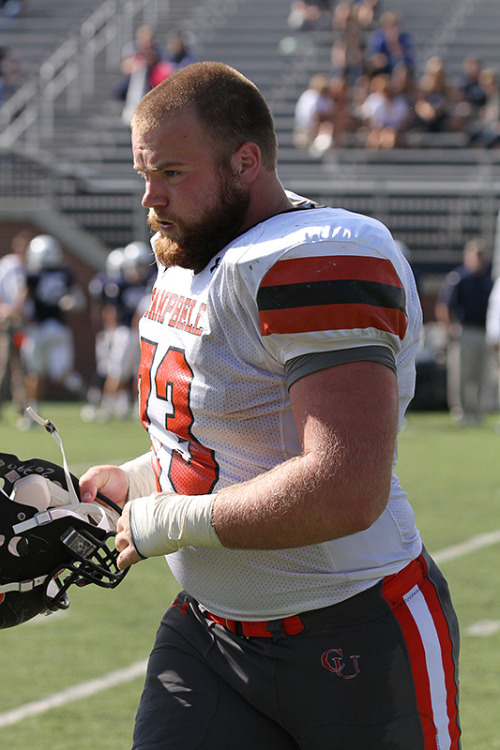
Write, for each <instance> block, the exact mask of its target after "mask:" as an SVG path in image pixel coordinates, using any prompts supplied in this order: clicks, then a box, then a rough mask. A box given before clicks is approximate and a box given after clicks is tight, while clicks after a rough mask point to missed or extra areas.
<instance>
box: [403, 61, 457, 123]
mask: <svg viewBox="0 0 500 750" xmlns="http://www.w3.org/2000/svg"><path fill="white" fill-rule="evenodd" d="M454 107H455V93H454V88H453V86H452V84H451V83H450V80H449V78H448V75H447V73H446V70H445V67H444V63H443V61H442V59H441V58H440V57H437V56H434V57H431V58H429V60H428V61H427V63H426V65H425V70H424V73H423V75H422V77H421V78H420V80H419V82H418V94H417V99H416V101H415V119H414V126H415V128H416V129H418V130H419V131H421V132H426V133H442V132H444V131H452V130H458V129H459V125H458V124H457V122H456V118H455V110H454Z"/></svg>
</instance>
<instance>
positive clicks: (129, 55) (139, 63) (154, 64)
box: [118, 26, 174, 125]
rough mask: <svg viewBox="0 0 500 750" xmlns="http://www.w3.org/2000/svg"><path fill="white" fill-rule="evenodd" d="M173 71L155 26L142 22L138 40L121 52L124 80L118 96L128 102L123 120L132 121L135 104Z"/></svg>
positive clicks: (138, 31) (137, 35) (124, 109)
mask: <svg viewBox="0 0 500 750" xmlns="http://www.w3.org/2000/svg"><path fill="white" fill-rule="evenodd" d="M173 71H174V66H173V65H172V64H171V63H170V62H168V60H166V59H165V54H164V51H163V49H162V48H161V47H160V46H159V45H158V43H157V41H156V38H155V34H154V31H153V29H151V28H150V27H149V26H140V27H139V28H138V29H137V32H136V36H135V43H134V44H132V45H127V46H126V47H125V49H124V50H123V52H122V61H121V72H122V74H123V78H122V81H121V83H120V85H119V91H118V94H119V97H120V98H122V99H123V100H124V102H125V104H124V107H123V112H122V120H123V122H124V123H126V124H127V125H128V124H129V123H130V118H131V116H132V112H133V111H134V109H135V106H136V104H137V103H138V101H139V100H140V99H141V97H143V96H144V94H146V93H147V92H148V91H150V90H151V89H152V88H154V87H155V86H157V85H158V84H159V83H160V81H163V80H164V79H165V78H167V77H168V76H169V75H171V74H172V73H173Z"/></svg>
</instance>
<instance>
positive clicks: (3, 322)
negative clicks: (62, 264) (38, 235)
mask: <svg viewBox="0 0 500 750" xmlns="http://www.w3.org/2000/svg"><path fill="white" fill-rule="evenodd" d="M32 238H33V233H32V232H29V231H22V232H19V233H18V234H16V235H15V236H14V238H13V240H12V243H11V252H10V253H8V254H7V255H4V256H3V257H2V258H1V259H0V406H2V405H3V404H4V403H5V402H6V401H7V400H8V399H9V398H11V399H12V401H13V404H14V408H15V410H16V412H17V414H18V416H22V415H23V413H24V407H25V390H24V372H23V367H22V364H21V353H20V349H21V343H22V339H23V320H22V311H23V303H24V293H23V292H24V278H25V256H26V247H27V246H28V244H29V242H30V241H31V239H32Z"/></svg>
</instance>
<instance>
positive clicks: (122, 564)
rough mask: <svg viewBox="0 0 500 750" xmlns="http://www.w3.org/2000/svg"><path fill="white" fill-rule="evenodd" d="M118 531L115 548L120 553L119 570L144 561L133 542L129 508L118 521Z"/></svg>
mask: <svg viewBox="0 0 500 750" xmlns="http://www.w3.org/2000/svg"><path fill="white" fill-rule="evenodd" d="M116 531H117V533H116V537H115V547H116V549H117V550H118V552H119V553H120V554H119V556H118V559H117V561H116V562H117V565H118V568H119V570H125V568H128V567H129V566H130V565H135V564H136V563H138V562H140V561H141V560H142V559H143V558H142V557H140V555H139V554H138V553H137V550H136V548H135V546H134V542H133V540H132V533H131V531H130V523H129V512H128V508H127V507H126V508H125V510H124V511H123V513H122V515H121V516H120V518H119V520H118V525H117V529H116Z"/></svg>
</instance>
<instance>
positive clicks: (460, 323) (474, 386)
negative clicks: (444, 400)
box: [436, 238, 493, 425]
mask: <svg viewBox="0 0 500 750" xmlns="http://www.w3.org/2000/svg"><path fill="white" fill-rule="evenodd" d="M492 286H493V281H492V277H491V264H490V259H489V258H488V255H487V254H486V251H485V248H484V245H483V242H482V240H481V239H479V238H474V239H471V240H469V241H468V242H467V243H466V244H465V247H464V253H463V264H462V265H461V266H459V267H458V268H456V269H454V270H453V271H451V272H450V273H449V274H448V276H447V277H446V281H445V283H444V285H443V287H442V289H441V291H440V293H439V296H438V300H437V304H436V319H437V320H438V322H440V323H441V324H442V325H443V326H444V327H445V329H446V332H447V338H448V351H447V376H448V385H447V387H448V406H449V409H450V411H451V413H452V415H453V417H454V418H455V419H456V421H457V422H458V423H459V424H461V425H466V424H471V423H473V424H479V423H481V421H482V419H483V415H484V410H485V406H486V404H485V400H486V398H487V397H488V395H489V390H488V388H489V383H488V377H489V374H490V366H489V365H490V362H489V351H488V347H487V344H486V314H487V309H488V301H489V297H490V293H491V289H492Z"/></svg>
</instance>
